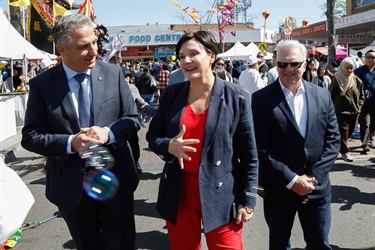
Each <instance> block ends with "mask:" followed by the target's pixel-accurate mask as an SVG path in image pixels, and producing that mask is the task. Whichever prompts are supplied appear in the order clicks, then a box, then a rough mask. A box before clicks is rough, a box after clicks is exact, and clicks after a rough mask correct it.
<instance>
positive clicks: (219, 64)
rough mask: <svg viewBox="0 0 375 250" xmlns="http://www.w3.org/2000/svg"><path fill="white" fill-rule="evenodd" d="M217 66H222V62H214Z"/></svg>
mask: <svg viewBox="0 0 375 250" xmlns="http://www.w3.org/2000/svg"><path fill="white" fill-rule="evenodd" d="M216 65H217V66H224V63H216Z"/></svg>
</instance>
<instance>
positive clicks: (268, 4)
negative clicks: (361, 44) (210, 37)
mask: <svg viewBox="0 0 375 250" xmlns="http://www.w3.org/2000/svg"><path fill="white" fill-rule="evenodd" d="M83 1H84V0H79V1H78V0H75V2H76V3H82V2H83ZM92 2H93V5H94V9H95V13H96V15H97V18H96V20H95V22H96V23H102V24H104V26H122V25H146V24H147V23H149V24H150V25H152V24H156V23H158V24H184V23H194V22H193V20H192V19H191V18H190V17H189V16H188V15H187V14H185V13H184V12H183V11H182V10H181V9H180V8H179V7H177V6H176V5H175V4H174V3H173V2H172V1H171V0H92ZM177 2H178V3H179V4H180V5H182V6H183V7H190V8H195V9H197V10H198V11H199V13H198V14H199V15H200V16H202V17H203V18H202V21H201V22H202V23H206V19H207V10H209V9H210V8H212V4H213V3H214V0H177ZM7 3H8V0H0V7H1V8H3V9H5V10H8V7H7ZM324 3H326V0H252V6H251V7H250V8H249V10H248V14H247V16H248V19H247V20H248V21H251V22H253V23H254V24H255V28H262V27H263V26H264V18H263V16H262V12H263V11H269V12H270V16H269V17H268V18H267V20H266V28H267V29H269V30H274V31H278V27H279V24H280V21H279V20H280V18H282V17H284V18H287V17H290V16H292V17H294V18H296V25H297V26H298V27H299V26H302V20H307V21H308V22H309V24H312V23H316V22H319V21H323V20H325V17H324V16H323V10H321V8H320V6H321V5H323V4H324ZM72 12H73V13H75V12H76V11H72ZM211 20H212V22H215V21H216V15H214V16H213V18H212V19H211Z"/></svg>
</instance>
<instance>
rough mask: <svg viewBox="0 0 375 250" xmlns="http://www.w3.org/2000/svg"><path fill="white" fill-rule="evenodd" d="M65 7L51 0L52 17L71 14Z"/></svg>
mask: <svg viewBox="0 0 375 250" xmlns="http://www.w3.org/2000/svg"><path fill="white" fill-rule="evenodd" d="M71 14H72V13H70V12H69V11H68V10H67V9H65V8H64V7H63V6H61V5H59V4H58V3H56V2H55V1H53V17H57V16H68V15H71Z"/></svg>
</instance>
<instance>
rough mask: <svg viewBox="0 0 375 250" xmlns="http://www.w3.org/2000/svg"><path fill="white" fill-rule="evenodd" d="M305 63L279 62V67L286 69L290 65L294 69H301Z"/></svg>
mask: <svg viewBox="0 0 375 250" xmlns="http://www.w3.org/2000/svg"><path fill="white" fill-rule="evenodd" d="M303 63H304V62H277V67H279V68H280V69H285V68H286V67H288V65H290V67H291V68H292V69H294V68H296V69H299V68H300V67H301V65H302V64H303Z"/></svg>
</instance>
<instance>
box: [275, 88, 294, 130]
mask: <svg viewBox="0 0 375 250" xmlns="http://www.w3.org/2000/svg"><path fill="white" fill-rule="evenodd" d="M272 86H273V87H274V90H273V91H272V93H273V95H274V100H275V101H276V102H277V103H278V106H279V108H280V109H281V111H282V112H283V113H284V114H285V116H286V117H287V118H288V120H289V121H290V122H291V123H292V124H293V126H294V128H295V129H296V130H297V131H298V132H299V133H301V131H300V129H299V127H298V125H297V122H296V119H295V118H294V115H293V112H292V110H291V109H290V107H289V104H288V101H287V100H286V98H285V95H284V92H283V90H282V89H281V87H280V82H279V81H277V82H275V83H273V84H272Z"/></svg>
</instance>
